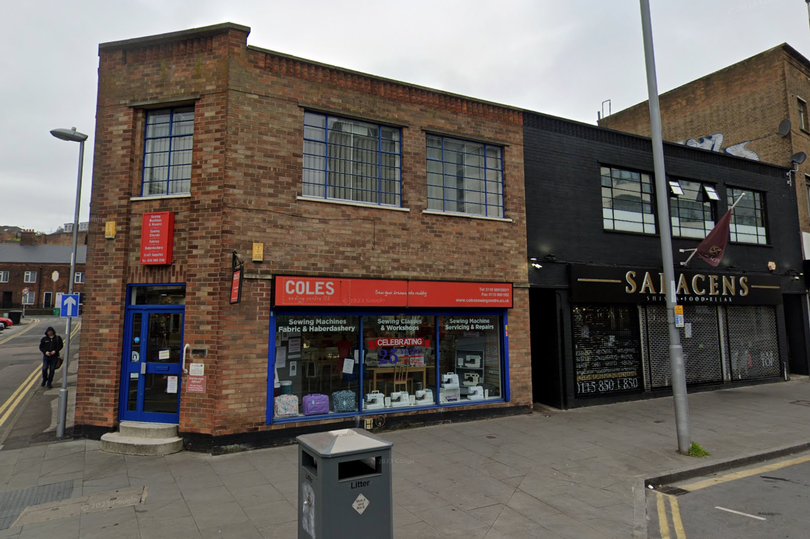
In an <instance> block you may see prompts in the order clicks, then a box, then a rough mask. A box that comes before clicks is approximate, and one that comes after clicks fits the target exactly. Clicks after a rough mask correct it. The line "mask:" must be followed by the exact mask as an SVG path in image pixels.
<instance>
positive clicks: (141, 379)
mask: <svg viewBox="0 0 810 539" xmlns="http://www.w3.org/2000/svg"><path fill="white" fill-rule="evenodd" d="M146 288H147V287H144V289H146ZM149 288H152V289H153V290H154V288H156V287H149ZM132 296H135V298H134V300H133V301H137V300H138V298H146V299H150V296H151V297H152V298H155V297H156V298H161V296H162V297H163V298H164V301H166V299H165V298H171V297H172V296H171V294H148V293H147V290H137V291H133V292H132ZM174 297H175V299H176V298H177V296H174ZM184 315H185V308H184V306H183V305H173V304H171V302H169V304H165V303H164V304H162V305H148V304H147V305H142V306H141V305H132V304H130V305H129V306H128V307H127V312H126V326H125V328H124V347H123V357H122V369H121V398H120V411H119V416H120V418H121V420H127V421H147V422H158V423H178V422H179V413H180V388H181V387H182V356H183V320H184Z"/></svg>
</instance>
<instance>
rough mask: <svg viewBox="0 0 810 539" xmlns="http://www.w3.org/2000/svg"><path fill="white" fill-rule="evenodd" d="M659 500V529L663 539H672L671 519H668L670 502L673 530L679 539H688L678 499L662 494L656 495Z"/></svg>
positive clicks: (657, 493)
mask: <svg viewBox="0 0 810 539" xmlns="http://www.w3.org/2000/svg"><path fill="white" fill-rule="evenodd" d="M655 495H656V497H657V498H658V529H659V530H660V531H661V539H671V538H672V536H671V535H670V534H669V519H668V517H667V508H666V503H665V502H667V501H668V502H669V510H670V513H671V514H672V529H673V531H674V532H675V537H677V539H686V531H685V530H684V529H683V522H682V521H681V509H680V507H679V506H678V498H676V497H675V496H670V495H669V494H663V493H661V492H657V491H656V493H655Z"/></svg>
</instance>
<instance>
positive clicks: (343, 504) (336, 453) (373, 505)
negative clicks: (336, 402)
mask: <svg viewBox="0 0 810 539" xmlns="http://www.w3.org/2000/svg"><path fill="white" fill-rule="evenodd" d="M296 440H297V441H298V539H356V538H358V537H362V538H367V539H393V537H394V510H393V489H392V484H391V446H393V445H394V444H392V443H391V442H387V441H385V440H382V439H381V438H379V437H377V436H375V435H373V434H371V433H370V432H367V431H365V430H362V429H345V430H333V431H329V432H318V433H314V434H304V435H302V436H299V437H298V438H296Z"/></svg>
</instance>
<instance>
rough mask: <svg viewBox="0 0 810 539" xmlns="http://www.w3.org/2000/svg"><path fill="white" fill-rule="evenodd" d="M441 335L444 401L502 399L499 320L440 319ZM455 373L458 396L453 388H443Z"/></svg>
mask: <svg viewBox="0 0 810 539" xmlns="http://www.w3.org/2000/svg"><path fill="white" fill-rule="evenodd" d="M439 332H440V333H439V336H440V340H439V354H440V358H441V361H440V371H441V375H442V388H441V389H440V397H441V401H442V402H452V401H453V399H454V398H455V399H457V400H461V401H465V400H480V399H491V398H500V397H501V396H502V395H503V387H502V380H503V376H502V374H503V372H502V370H501V365H502V362H501V332H500V317H498V316H468V315H464V316H456V315H452V316H440V317H439ZM452 373H454V374H456V375H457V376H458V383H459V389H458V394H456V391H454V390H453V388H445V387H444V386H445V385H446V384H445V380H446V378H445V377H446V376H447V375H448V374H452ZM451 383H452V382H451Z"/></svg>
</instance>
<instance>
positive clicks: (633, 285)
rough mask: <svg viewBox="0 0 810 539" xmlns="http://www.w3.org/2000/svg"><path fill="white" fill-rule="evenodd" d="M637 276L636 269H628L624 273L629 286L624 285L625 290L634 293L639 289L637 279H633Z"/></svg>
mask: <svg viewBox="0 0 810 539" xmlns="http://www.w3.org/2000/svg"><path fill="white" fill-rule="evenodd" d="M635 276H636V272H635V271H628V272H627V273H626V274H625V275H624V279H625V280H626V281H627V286H625V287H624V291H625V292H627V293H628V294H632V293H634V292H635V291H636V290H638V285H636V281H634V280H633V277H635Z"/></svg>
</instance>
